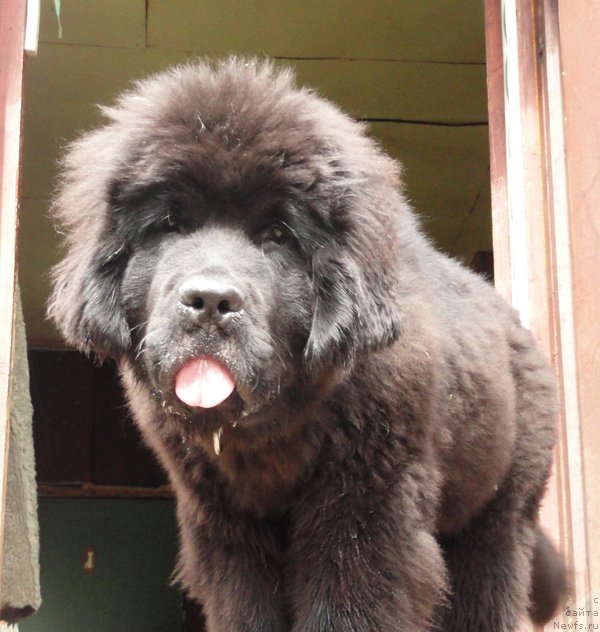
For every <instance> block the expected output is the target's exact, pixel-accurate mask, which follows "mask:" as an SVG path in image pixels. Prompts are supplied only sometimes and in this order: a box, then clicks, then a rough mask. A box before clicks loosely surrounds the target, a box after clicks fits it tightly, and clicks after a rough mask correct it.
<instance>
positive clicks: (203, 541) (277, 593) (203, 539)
mask: <svg viewBox="0 0 600 632" xmlns="http://www.w3.org/2000/svg"><path fill="white" fill-rule="evenodd" d="M194 515H196V516H197V514H196V512H191V513H190V514H189V515H188V516H186V515H184V512H182V511H181V508H180V511H179V518H180V519H179V522H180V526H181V557H180V562H179V578H180V581H181V584H182V585H183V586H184V588H185V589H186V590H187V591H188V593H189V595H190V596H191V597H193V598H194V599H196V600H197V601H199V602H200V603H201V604H202V606H203V609H204V613H205V615H206V619H207V629H208V632H288V630H289V629H290V624H289V622H288V620H287V617H286V613H285V609H284V602H283V586H282V582H281V579H280V572H281V568H280V565H281V550H280V547H281V545H280V543H279V539H278V537H277V534H276V533H275V532H274V531H273V530H271V529H270V528H269V527H268V525H264V524H260V523H258V522H254V521H253V520H251V519H250V518H249V517H248V516H243V515H237V516H231V515H229V516H224V515H221V516H219V517H217V516H215V515H214V514H213V515H209V516H206V515H204V517H203V520H202V521H201V522H200V523H198V521H197V520H194V519H193V516H194Z"/></svg>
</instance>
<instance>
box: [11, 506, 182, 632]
mask: <svg viewBox="0 0 600 632" xmlns="http://www.w3.org/2000/svg"><path fill="white" fill-rule="evenodd" d="M39 519H40V540H41V550H40V565H41V585H42V599H43V604H42V607H41V608H40V610H39V611H38V613H37V614H35V615H34V616H32V617H29V618H28V619H26V620H24V621H22V622H20V623H19V630H20V632H109V631H110V632H174V631H180V630H181V629H182V608H181V593H180V592H179V591H178V590H177V589H176V588H173V587H172V586H170V576H171V573H172V571H173V568H174V566H175V560H176V553H177V526H176V521H175V507H174V503H173V502H172V501H168V500H98V499H94V500H91V499H63V498H60V499H58V498H42V499H40V501H39ZM87 547H93V548H94V549H95V551H96V568H95V570H94V571H93V572H92V573H90V574H88V573H86V572H85V571H84V570H83V561H84V551H85V549H86V548H87Z"/></svg>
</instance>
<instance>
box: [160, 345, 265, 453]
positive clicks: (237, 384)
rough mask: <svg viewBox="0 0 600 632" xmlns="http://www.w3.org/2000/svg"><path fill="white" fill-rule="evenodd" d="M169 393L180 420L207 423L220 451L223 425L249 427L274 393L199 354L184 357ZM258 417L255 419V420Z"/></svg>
mask: <svg viewBox="0 0 600 632" xmlns="http://www.w3.org/2000/svg"><path fill="white" fill-rule="evenodd" d="M171 379H172V380H173V381H172V382H171V384H172V387H171V388H172V392H173V394H174V396H175V398H176V401H177V403H178V404H179V406H175V408H173V407H172V406H171V407H170V409H171V410H176V409H177V408H179V409H180V411H181V413H180V414H182V415H183V416H184V417H187V418H188V419H189V420H190V421H196V422H202V423H203V424H207V426H205V427H207V429H208V430H209V431H210V432H212V435H213V443H214V450H215V453H216V454H219V453H220V451H221V436H222V434H223V429H224V427H225V426H228V427H231V428H236V427H237V426H238V423H239V424H240V425H243V426H245V427H250V426H253V425H254V424H255V423H256V422H257V421H259V419H258V417H261V414H262V412H264V410H265V409H268V407H269V406H270V405H271V404H272V401H273V397H274V396H275V393H274V392H271V391H268V392H261V391H257V390H256V384H255V385H254V388H252V387H251V386H250V384H248V383H247V381H246V380H244V379H243V378H242V377H241V376H240V375H238V374H237V371H236V370H235V366H229V363H227V362H226V361H225V360H224V359H223V358H218V357H215V356H212V355H209V354H206V353H201V354H199V355H195V356H193V357H191V358H188V359H187V360H186V361H185V363H184V364H182V365H181V366H179V367H178V368H177V369H176V371H175V372H174V375H173V377H172V378H171ZM257 415H258V417H257Z"/></svg>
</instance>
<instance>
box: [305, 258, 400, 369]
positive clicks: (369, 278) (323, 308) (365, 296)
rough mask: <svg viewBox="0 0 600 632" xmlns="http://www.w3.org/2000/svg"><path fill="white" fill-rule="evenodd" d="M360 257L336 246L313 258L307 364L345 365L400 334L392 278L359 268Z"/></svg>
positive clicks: (386, 343) (376, 271) (389, 341)
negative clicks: (362, 352)
mask: <svg viewBox="0 0 600 632" xmlns="http://www.w3.org/2000/svg"><path fill="white" fill-rule="evenodd" d="M365 254H366V253H363V256H364V255H365ZM360 259H361V255H360V254H358V253H356V254H354V255H353V253H352V252H351V251H350V250H348V249H347V248H342V247H340V246H333V247H323V248H320V249H319V250H317V252H316V253H315V254H314V255H313V259H312V283H313V300H314V307H313V319H312V326H311V331H310V336H309V339H308V342H307V345H306V349H305V357H306V360H307V361H308V362H309V363H315V364H320V365H329V366H332V365H335V366H349V365H350V364H351V363H352V361H353V360H354V358H355V357H356V355H357V354H359V353H360V352H361V351H367V350H375V349H378V348H381V347H384V346H386V345H389V344H391V343H392V342H393V341H394V340H395V339H396V338H397V337H398V335H399V333H400V313H399V310H398V309H397V299H396V297H395V296H394V290H395V288H394V283H393V280H392V279H390V278H388V275H386V274H385V271H384V270H370V269H368V268H366V267H365V266H363V265H361V262H360ZM373 260H374V261H381V258H379V259H378V258H377V256H374V257H373Z"/></svg>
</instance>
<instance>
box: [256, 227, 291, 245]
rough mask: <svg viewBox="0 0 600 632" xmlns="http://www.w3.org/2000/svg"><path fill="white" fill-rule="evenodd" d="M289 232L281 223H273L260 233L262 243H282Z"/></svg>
mask: <svg viewBox="0 0 600 632" xmlns="http://www.w3.org/2000/svg"><path fill="white" fill-rule="evenodd" d="M288 237H289V234H288V232H287V230H286V229H285V227H283V226H282V225H281V224H273V225H272V226H270V227H269V228H268V229H267V230H266V231H265V232H264V233H263V235H262V243H263V245H267V244H276V245H281V244H284V243H285V242H286V241H287V240H288Z"/></svg>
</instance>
